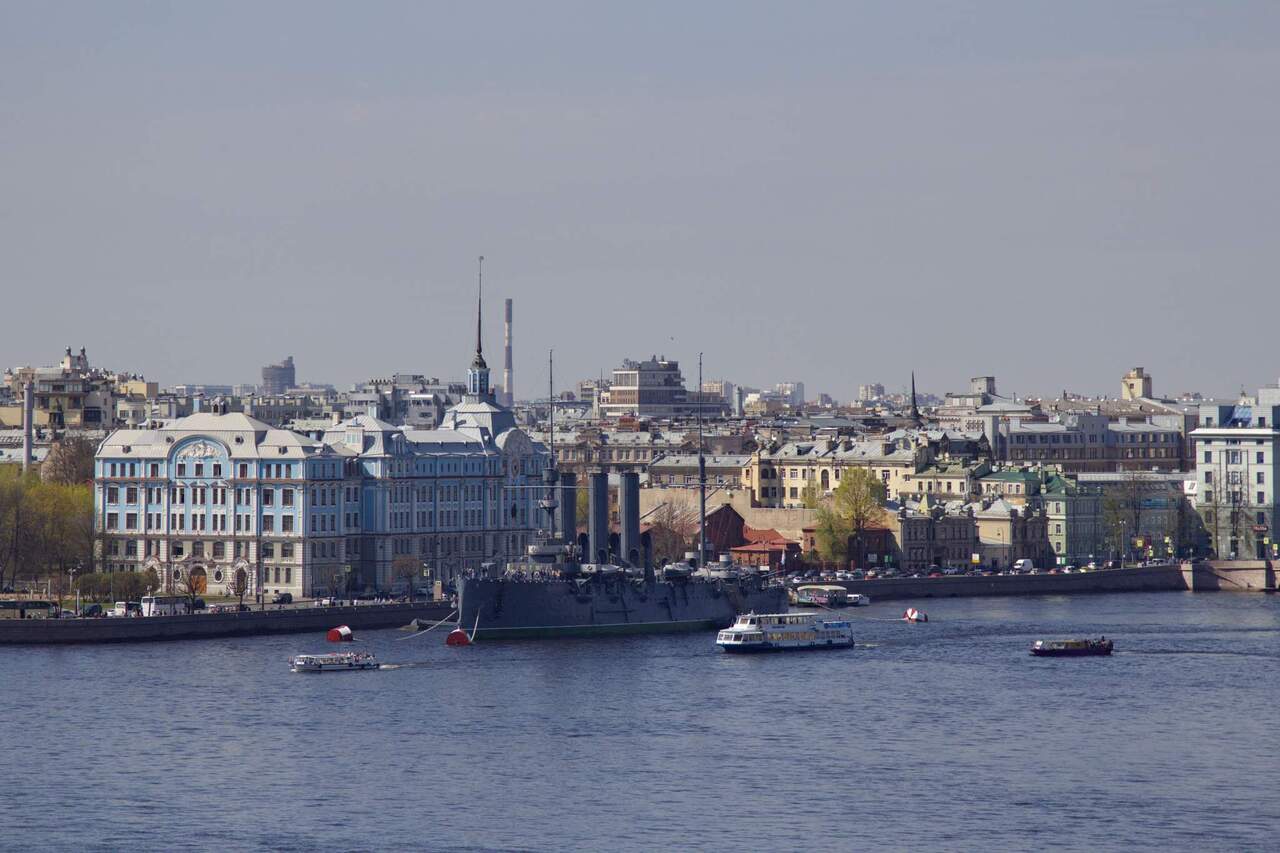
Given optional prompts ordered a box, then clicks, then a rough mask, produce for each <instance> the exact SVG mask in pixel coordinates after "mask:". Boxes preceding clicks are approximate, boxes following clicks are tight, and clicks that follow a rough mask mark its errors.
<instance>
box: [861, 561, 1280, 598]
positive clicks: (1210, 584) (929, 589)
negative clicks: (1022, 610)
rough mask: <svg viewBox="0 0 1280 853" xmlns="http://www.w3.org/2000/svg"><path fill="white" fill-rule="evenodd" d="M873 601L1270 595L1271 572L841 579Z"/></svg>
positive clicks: (1225, 567) (1210, 567) (1249, 564)
mask: <svg viewBox="0 0 1280 853" xmlns="http://www.w3.org/2000/svg"><path fill="white" fill-rule="evenodd" d="M840 585H841V586H843V587H845V588H846V589H847V590H849V592H857V593H862V594H863V595H866V596H870V598H871V600H872V601H895V600H903V599H920V598H964V597H970V596H1002V595H1076V594H1084V593H1102V592H1176V591H1185V590H1192V591H1196V592H1209V591H1215V592H1217V591H1222V592H1274V591H1275V589H1276V577H1275V570H1274V568H1273V567H1272V564H1271V563H1270V562H1267V561H1262V560H1257V561H1254V560H1232V561H1227V560H1222V561H1214V562H1208V561H1205V562H1196V563H1170V564H1167V565H1160V566H1132V567H1129V568H1123V569H1099V570H1097V571H1089V572H1072V573H1071V574H1057V575H1049V574H1043V575H958V576H954V577H938V578H877V579H874V580H860V581H841V582H840Z"/></svg>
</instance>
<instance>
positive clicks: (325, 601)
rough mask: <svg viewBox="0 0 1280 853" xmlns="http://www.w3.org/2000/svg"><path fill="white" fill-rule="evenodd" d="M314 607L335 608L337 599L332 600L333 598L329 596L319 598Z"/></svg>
mask: <svg viewBox="0 0 1280 853" xmlns="http://www.w3.org/2000/svg"><path fill="white" fill-rule="evenodd" d="M316 606H317V607H337V606H338V599H336V598H334V597H333V596H329V597H328V598H321V599H318V600H317V601H316Z"/></svg>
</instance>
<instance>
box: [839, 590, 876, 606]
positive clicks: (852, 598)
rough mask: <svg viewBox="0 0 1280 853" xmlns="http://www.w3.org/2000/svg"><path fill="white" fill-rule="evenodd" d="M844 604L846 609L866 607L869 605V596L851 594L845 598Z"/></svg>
mask: <svg viewBox="0 0 1280 853" xmlns="http://www.w3.org/2000/svg"><path fill="white" fill-rule="evenodd" d="M844 603H845V605H846V606H848V607H866V606H868V605H869V604H871V596H869V595H863V594H862V593H860V592H851V593H849V595H848V596H847V597H846V598H845V602H844Z"/></svg>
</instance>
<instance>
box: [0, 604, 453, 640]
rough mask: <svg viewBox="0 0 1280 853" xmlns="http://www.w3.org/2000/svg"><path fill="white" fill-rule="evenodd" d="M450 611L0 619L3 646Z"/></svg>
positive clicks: (197, 635)
mask: <svg viewBox="0 0 1280 853" xmlns="http://www.w3.org/2000/svg"><path fill="white" fill-rule="evenodd" d="M450 610H451V605H450V604H449V603H448V602H424V603H417V604H360V605H355V606H343V607H295V608H289V609H282V610H249V611H245V612H237V613H197V614H194V615H191V616H151V617H146V618H141V617H138V618H95V619H79V618H76V619H21V620H19V619H3V620H0V645H20V644H30V645H50V644H66V643H126V642H141V641H150V640H194V639H209V638H215V637H248V636H255V635H259V634H299V633H307V632H311V631H325V630H327V629H329V628H332V627H334V626H336V625H348V626H350V627H351V628H353V629H357V630H360V629H363V630H368V629H372V628H398V627H400V626H402V625H407V624H408V623H409V622H411V621H412V620H414V619H423V620H430V621H436V620H440V619H443V618H444V617H445V616H447V615H448V614H449V612H450Z"/></svg>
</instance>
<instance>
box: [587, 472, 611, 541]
mask: <svg viewBox="0 0 1280 853" xmlns="http://www.w3.org/2000/svg"><path fill="white" fill-rule="evenodd" d="M590 478H591V502H590V510H591V512H590V517H589V523H588V526H587V530H588V532H589V533H590V541H591V545H590V547H591V555H590V560H589V561H588V562H592V563H607V562H609V475H608V474H606V473H604V472H603V471H598V472H596V473H593V474H591V475H590Z"/></svg>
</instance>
